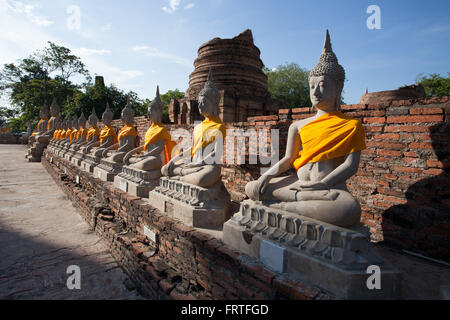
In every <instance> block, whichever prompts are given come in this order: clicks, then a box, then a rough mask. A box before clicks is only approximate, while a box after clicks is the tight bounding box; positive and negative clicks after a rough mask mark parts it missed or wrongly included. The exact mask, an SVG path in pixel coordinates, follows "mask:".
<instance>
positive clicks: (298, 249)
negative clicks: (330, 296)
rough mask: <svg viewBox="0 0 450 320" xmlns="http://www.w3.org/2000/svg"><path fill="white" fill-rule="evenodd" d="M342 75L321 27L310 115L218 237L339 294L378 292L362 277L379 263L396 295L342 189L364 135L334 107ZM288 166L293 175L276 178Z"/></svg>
mask: <svg viewBox="0 0 450 320" xmlns="http://www.w3.org/2000/svg"><path fill="white" fill-rule="evenodd" d="M344 80H345V71H344V69H343V68H342V66H340V65H339V64H338V61H337V58H336V56H335V54H334V52H333V51H332V48H331V42H330V37H329V34H328V30H327V32H326V40H325V45H324V48H323V51H322V55H321V57H320V59H319V63H318V65H317V66H316V67H314V68H313V69H312V70H311V72H310V75H309V88H310V97H311V102H312V105H313V106H314V107H315V108H316V110H317V113H316V115H315V116H313V117H311V118H308V119H304V120H299V121H296V122H293V123H292V124H291V126H290V128H289V132H288V138H287V147H286V154H285V156H284V158H282V159H281V160H280V161H279V162H278V163H277V164H276V165H275V166H273V167H272V168H270V169H269V170H267V171H266V172H265V173H264V174H263V175H262V176H261V177H260V178H259V179H258V180H257V181H253V182H250V183H248V184H247V185H246V187H245V192H246V194H247V196H248V197H249V198H250V199H249V200H245V201H243V202H242V203H241V207H240V211H239V212H238V213H236V214H235V215H234V216H233V217H232V218H231V219H230V220H229V221H227V222H226V223H225V225H224V230H223V241H224V242H225V243H226V244H228V245H230V246H231V247H233V248H235V249H238V250H240V251H241V252H243V253H246V254H248V255H250V256H252V257H254V258H257V259H259V260H261V261H262V262H263V263H265V264H266V265H268V266H269V267H270V268H272V269H274V270H276V271H279V272H287V273H291V274H294V275H298V276H301V277H307V279H308V280H310V281H311V282H313V283H315V284H317V285H319V286H322V287H324V288H325V289H327V290H330V291H331V292H333V293H335V294H337V295H338V296H340V297H342V298H360V297H365V298H367V297H376V296H380V293H374V292H370V290H367V286H366V282H365V281H366V278H364V279H363V278H362V275H363V274H365V273H366V269H367V266H368V265H370V264H376V265H379V266H381V265H383V272H384V277H385V278H384V279H387V280H386V281H387V282H386V284H387V286H386V291H385V292H384V293H383V294H385V295H386V296H396V295H397V294H398V282H397V280H398V272H397V271H396V270H394V269H393V268H392V267H391V266H389V265H388V264H385V263H384V262H383V260H382V259H381V258H380V256H379V255H378V254H377V252H376V250H375V248H373V247H372V246H371V244H370V242H369V240H368V238H367V236H368V234H367V231H366V230H364V228H363V227H361V224H360V222H359V221H360V215H361V208H360V205H359V202H358V200H357V199H356V198H354V197H353V196H352V195H351V194H350V193H349V192H348V190H347V187H346V180H347V179H349V178H350V177H351V176H352V175H354V174H355V173H356V171H357V170H358V166H359V161H360V154H361V151H362V150H363V149H365V134H364V128H363V126H362V124H361V123H360V122H359V121H358V120H355V119H352V118H350V117H348V116H346V115H344V114H343V113H342V112H341V111H340V100H341V99H340V97H341V92H342V89H343V86H344ZM291 168H295V169H296V170H297V173H296V175H287V176H281V175H282V174H283V173H285V172H287V171H288V170H290V169H291ZM326 279H332V281H328V280H326Z"/></svg>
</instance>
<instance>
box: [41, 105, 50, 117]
mask: <svg viewBox="0 0 450 320" xmlns="http://www.w3.org/2000/svg"><path fill="white" fill-rule="evenodd" d="M39 116H40V117H41V119H42V120H48V108H47V105H46V104H44V105H43V106H42V108H41V110H40V111H39Z"/></svg>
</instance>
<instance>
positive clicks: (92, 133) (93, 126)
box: [81, 108, 100, 154]
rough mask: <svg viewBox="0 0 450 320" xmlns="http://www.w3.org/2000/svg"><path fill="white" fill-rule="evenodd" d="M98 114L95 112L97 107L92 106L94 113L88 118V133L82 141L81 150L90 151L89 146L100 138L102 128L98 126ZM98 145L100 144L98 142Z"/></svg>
mask: <svg viewBox="0 0 450 320" xmlns="http://www.w3.org/2000/svg"><path fill="white" fill-rule="evenodd" d="M97 122H98V118H97V114H96V113H95V108H92V113H91V115H90V116H89V118H88V123H89V127H90V128H89V130H88V132H87V135H86V141H84V142H83V143H82V145H83V146H82V148H81V152H82V153H84V154H86V153H88V152H89V150H90V149H89V147H91V146H93V145H94V144H95V143H97V142H99V140H100V129H99V128H98V127H97ZM97 145H98V144H97Z"/></svg>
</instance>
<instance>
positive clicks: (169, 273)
mask: <svg viewBox="0 0 450 320" xmlns="http://www.w3.org/2000/svg"><path fill="white" fill-rule="evenodd" d="M47 153H48V154H49V156H50V157H53V159H52V160H53V161H52V163H51V162H50V161H48V160H47V159H46V157H45V154H44V157H43V158H42V165H43V166H44V167H45V168H46V170H47V171H48V172H49V173H50V175H51V176H52V177H53V179H54V180H55V181H56V183H57V184H58V185H59V186H60V187H61V189H62V190H63V191H64V192H65V193H66V195H67V196H68V197H69V199H70V200H71V201H72V203H73V205H74V206H75V207H76V208H77V209H78V210H79V212H80V213H81V215H82V216H83V217H84V219H85V220H86V221H87V222H88V223H89V224H90V225H91V226H92V228H93V229H94V230H95V232H96V233H97V234H98V235H99V236H100V237H101V238H102V239H103V240H104V241H106V243H107V245H108V247H109V248H110V251H111V254H112V255H113V256H114V258H115V259H116V260H117V262H118V263H119V264H120V265H121V266H122V268H124V270H125V271H126V272H127V274H128V275H129V276H130V277H131V278H132V279H133V280H134V282H135V283H136V285H137V286H138V288H139V290H140V292H141V293H142V294H144V295H145V296H147V297H149V298H152V299H301V300H304V299H334V296H333V295H332V294H329V293H326V292H324V291H322V290H321V289H319V288H316V287H314V286H311V285H308V284H306V283H304V282H302V281H301V280H299V279H294V278H290V277H287V276H286V275H281V274H278V273H274V272H272V271H270V270H268V269H266V268H265V267H264V266H263V265H261V264H260V263H259V262H257V261H256V260H254V259H251V258H249V257H244V256H240V255H239V252H236V251H234V250H232V249H231V248H229V247H228V246H226V245H224V244H223V243H222V242H221V241H220V240H217V239H215V238H213V237H212V236H210V235H208V234H206V233H203V232H200V231H198V230H194V229H193V228H190V227H187V226H185V225H183V224H182V223H181V222H179V221H177V220H174V219H172V218H170V217H167V216H166V215H164V214H162V213H160V212H159V211H158V210H157V209H155V208H153V207H152V206H151V205H150V204H149V203H148V202H146V201H144V200H141V198H138V197H134V196H131V195H129V194H128V193H126V192H123V191H121V190H119V189H116V188H114V187H113V185H112V184H111V183H109V182H103V181H101V180H99V179H96V178H94V177H93V176H92V175H91V174H89V173H86V172H84V171H81V170H79V169H78V168H77V167H74V166H73V165H72V164H70V163H69V162H67V161H66V160H64V159H61V158H57V157H56V156H54V155H52V154H51V153H49V152H48V151H46V154H47ZM77 177H78V178H77ZM144 226H145V227H146V228H148V229H149V230H151V231H152V232H154V233H155V234H156V235H157V236H156V240H157V241H156V243H153V242H152V241H149V240H148V238H147V237H145V236H144Z"/></svg>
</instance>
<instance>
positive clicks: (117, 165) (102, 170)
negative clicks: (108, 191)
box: [94, 159, 123, 182]
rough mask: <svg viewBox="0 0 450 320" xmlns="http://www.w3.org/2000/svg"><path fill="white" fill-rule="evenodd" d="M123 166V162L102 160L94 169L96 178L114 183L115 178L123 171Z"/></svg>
mask: <svg viewBox="0 0 450 320" xmlns="http://www.w3.org/2000/svg"><path fill="white" fill-rule="evenodd" d="M122 166H123V163H122V162H112V161H109V160H107V159H101V160H100V164H99V165H98V166H96V167H95V168H94V177H95V178H99V179H101V180H102V181H109V182H114V177H115V176H116V175H118V174H119V173H120V172H121V171H122Z"/></svg>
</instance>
